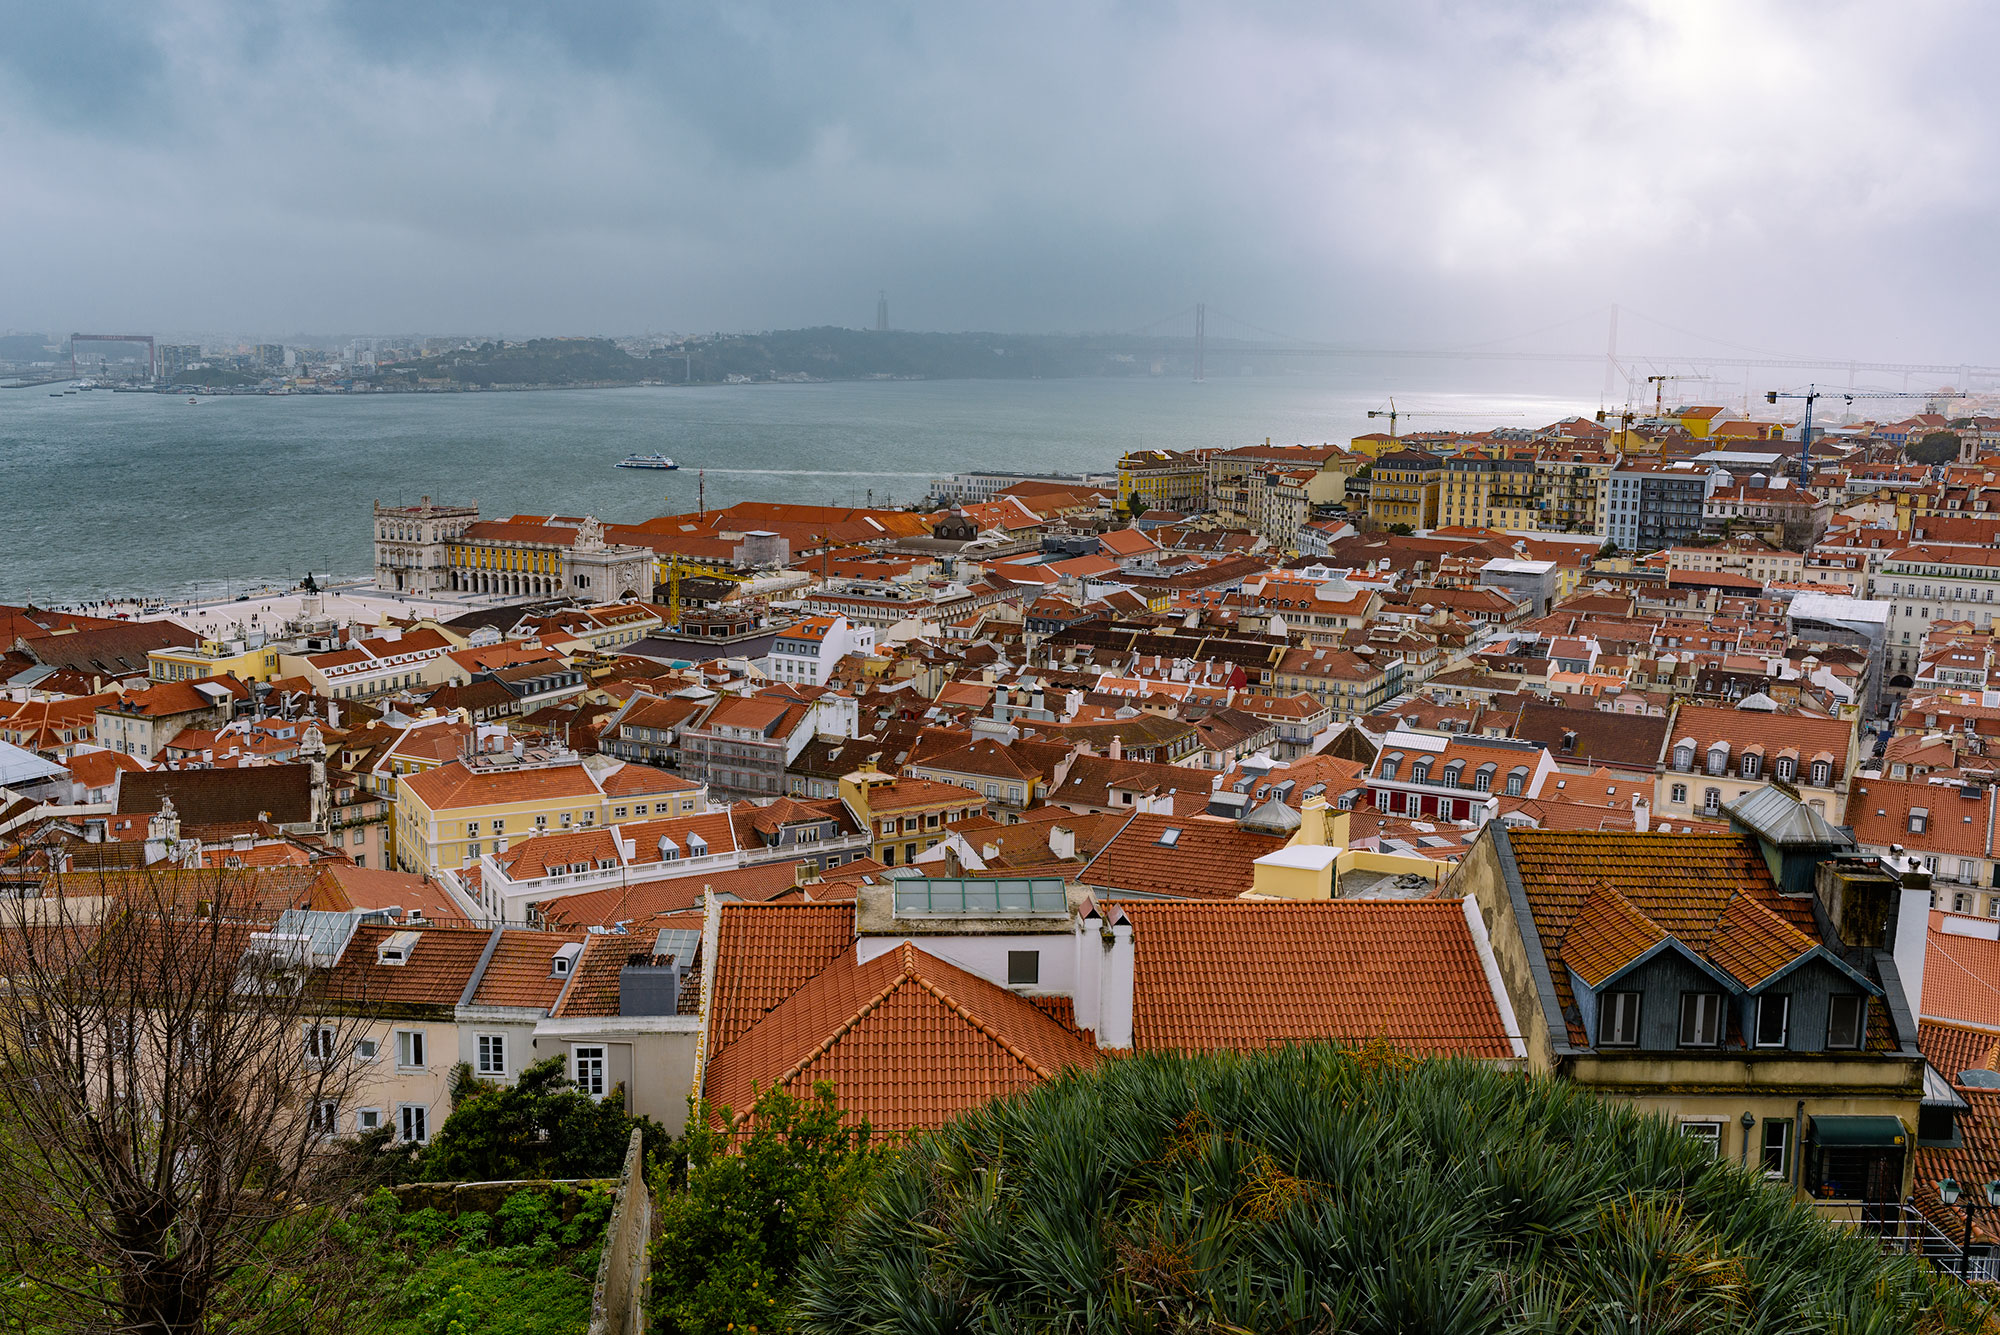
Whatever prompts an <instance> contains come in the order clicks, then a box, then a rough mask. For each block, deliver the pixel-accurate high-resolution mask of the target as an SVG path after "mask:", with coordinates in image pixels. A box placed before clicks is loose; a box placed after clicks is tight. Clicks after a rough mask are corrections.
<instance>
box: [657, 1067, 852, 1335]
mask: <svg viewBox="0 0 2000 1335" xmlns="http://www.w3.org/2000/svg"><path fill="white" fill-rule="evenodd" d="M718 1120H719V1121H720V1123H721V1124H722V1125H723V1126H727V1125H728V1124H729V1120H730V1119H729V1110H728V1109H726V1108H725V1109H721V1110H720V1111H719V1114H718ZM677 1148H678V1149H679V1150H680V1151H681V1156H680V1158H679V1159H678V1160H677V1162H675V1163H673V1164H671V1165H669V1166H667V1167H665V1168H663V1169H661V1170H660V1171H659V1172H657V1173H656V1174H655V1181H654V1191H655V1194H656V1195H657V1197H658V1199H659V1216H658V1217H659V1228H658V1233H657V1235H656V1240H655V1241H654V1243H653V1320H654V1323H655V1329H656V1330H659V1331H662V1332H668V1333H669V1335H728V1333H729V1332H738V1333H739V1335H740V1333H743V1332H751V1333H753V1335H754V1333H755V1332H762V1331H781V1330H786V1329H789V1328H790V1326H791V1321H792V1306H793V1281H794V1277H795V1275H796V1274H797V1271H798V1267H799V1265H800V1263H801V1262H802V1261H803V1260H804V1259H805V1258H806V1257H807V1256H808V1255H810V1254H811V1253H812V1252H813V1251H815V1250H817V1249H819V1248H821V1247H823V1246H824V1245H825V1244H826V1243H827V1242H828V1241H829V1240H830V1239H831V1238H832V1236H833V1234H834V1232H835V1230H836V1229H838V1228H839V1227H840V1226H841V1224H842V1223H843V1222H844V1221H845V1220H846V1218H847V1215H848V1213H849V1212H850V1211H851V1210H852V1209H853V1208H854V1206H855V1204H856V1202H857V1201H859V1200H860V1199H861V1196H862V1193H863V1192H864V1191H865V1189H866V1188H867V1186H868V1183H869V1182H870V1181H871V1180H872V1179H873V1177H874V1176H875V1174H876V1173H877V1172H878V1171H879V1170H880V1167H881V1165H882V1164H883V1163H884V1162H886V1161H887V1158H888V1156H889V1154H890V1151H889V1150H887V1149H886V1148H884V1147H881V1146H877V1145H873V1144H871V1143H870V1135H869V1129H868V1125H867V1123H865V1122H863V1123H860V1124H858V1125H848V1124H845V1123H844V1122H843V1119H842V1114H841V1111H840V1108H839V1105H837V1104H836V1103H835V1102H834V1098H833V1087H832V1086H831V1085H827V1084H824V1083H822V1084H820V1085H819V1086H817V1087H816V1088H815V1089H814V1090H813V1094H812V1097H811V1098H808V1099H798V1098H794V1097H792V1096H791V1095H789V1094H787V1093H785V1091H783V1090H772V1091H770V1092H769V1093H767V1094H765V1095H763V1096H762V1097H761V1098H759V1099H758V1100H757V1103H756V1105H755V1107H754V1108H753V1109H752V1112H751V1118H750V1125H749V1128H748V1129H747V1132H739V1133H736V1134H732V1133H730V1132H727V1131H719V1130H716V1129H715V1128H714V1127H712V1126H711V1125H710V1110H709V1109H708V1108H707V1107H706V1106H705V1105H703V1106H700V1107H697V1108H695V1109H694V1110H693V1112H692V1115H691V1116H690V1117H689V1119H688V1132H687V1135H686V1136H685V1137H684V1138H683V1139H682V1141H681V1143H680V1145H679V1146H678V1147H677Z"/></svg>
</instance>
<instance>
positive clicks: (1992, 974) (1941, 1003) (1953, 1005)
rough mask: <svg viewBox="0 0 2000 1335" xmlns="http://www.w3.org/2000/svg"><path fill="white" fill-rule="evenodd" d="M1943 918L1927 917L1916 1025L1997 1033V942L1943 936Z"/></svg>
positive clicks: (1999, 962) (1938, 915) (1999, 1000)
mask: <svg viewBox="0 0 2000 1335" xmlns="http://www.w3.org/2000/svg"><path fill="white" fill-rule="evenodd" d="M1945 916H1946V915H1944V914H1942V913H1933V914H1932V915H1931V926H1930V934H1929V937H1928V939H1927V941H1926V944H1925V951H1924V999H1923V1004H1922V1005H1921V1006H1919V1007H1918V1012H1919V1019H1928V1020H1950V1021H1953V1022H1955V1023H1958V1024H1969V1025H1976V1026H1979V1027H1980V1028H1986V1029H1996V1030H2000V941H1989V940H1987V939H1985V938H1984V937H1977V936H1957V935H1954V934H1952V933H1950V932H1946V931H1943V930H1941V928H1942V925H1943V922H1944V919H1945Z"/></svg>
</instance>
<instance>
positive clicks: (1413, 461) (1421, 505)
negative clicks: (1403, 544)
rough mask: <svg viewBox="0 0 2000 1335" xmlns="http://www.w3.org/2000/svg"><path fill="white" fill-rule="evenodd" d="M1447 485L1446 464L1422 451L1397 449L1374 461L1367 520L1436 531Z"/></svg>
mask: <svg viewBox="0 0 2000 1335" xmlns="http://www.w3.org/2000/svg"><path fill="white" fill-rule="evenodd" d="M1443 486H1444V461H1443V460H1442V459H1439V458H1438V457H1437V456H1436V455H1434V454H1425V453H1423V452H1422V451H1420V450H1398V451H1397V452H1395V453H1394V454H1385V455H1383V456H1382V457H1381V458H1379V459H1377V460H1376V461H1375V465H1374V469H1373V471H1372V472H1371V474H1370V477H1369V492H1368V517H1369V518H1370V519H1372V520H1374V521H1375V522H1376V523H1378V524H1381V525H1383V526H1384V527H1387V526H1389V525H1391V524H1407V525H1409V526H1410V527H1411V528H1435V527H1436V526H1437V522H1438V498H1439V494H1440V492H1441V491H1442V490H1443Z"/></svg>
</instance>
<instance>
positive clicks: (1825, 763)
mask: <svg viewBox="0 0 2000 1335" xmlns="http://www.w3.org/2000/svg"><path fill="white" fill-rule="evenodd" d="M1832 785H1833V762H1832V761H1830V760H1815V761H1813V763H1812V786H1813V787H1815V788H1828V787H1831V786H1832Z"/></svg>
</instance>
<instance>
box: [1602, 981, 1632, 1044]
mask: <svg viewBox="0 0 2000 1335" xmlns="http://www.w3.org/2000/svg"><path fill="white" fill-rule="evenodd" d="M1597 1006H1598V1009H1597V1046H1599V1047H1601V1048H1630V1047H1636V1046H1638V1043H1639V994H1638V993H1637V992H1607V993H1605V994H1604V997H1603V999H1602V1000H1600V1001H1599V1002H1598V1003H1597Z"/></svg>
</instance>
